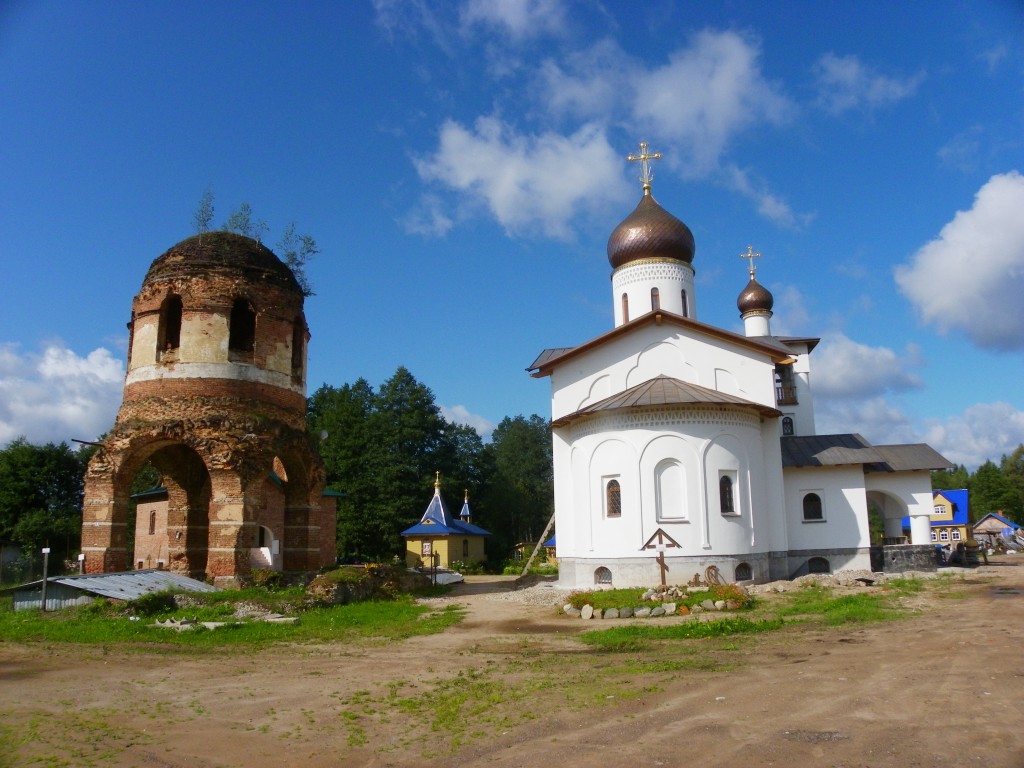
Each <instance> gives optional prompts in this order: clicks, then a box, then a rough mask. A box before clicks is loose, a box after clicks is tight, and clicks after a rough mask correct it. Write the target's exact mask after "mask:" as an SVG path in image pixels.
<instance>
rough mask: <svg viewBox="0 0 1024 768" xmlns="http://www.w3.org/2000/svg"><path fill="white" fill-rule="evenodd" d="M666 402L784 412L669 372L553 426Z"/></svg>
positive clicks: (775, 414) (774, 414) (768, 413)
mask: <svg viewBox="0 0 1024 768" xmlns="http://www.w3.org/2000/svg"><path fill="white" fill-rule="evenodd" d="M662 405H696V406H701V405H705V406H707V405H710V406H732V407H740V408H750V409H753V410H756V411H757V412H758V413H760V414H761V415H762V416H768V417H778V416H781V415H782V413H781V412H780V411H777V410H776V409H774V408H770V407H769V406H766V405H762V404H761V403H755V402H754V401H752V400H746V399H744V398H742V397H736V396H735V395H729V394H726V393H725V392H719V391H718V390H714V389H708V388H707V387H702V386H700V385H699V384H691V383H689V382H686V381H680V380H679V379H673V378H671V377H669V376H657V377H655V378H653V379H650V380H649V381H645V382H643V383H642V384H637V385H636V386H635V387H630V388H629V389H627V390H625V391H624V392H620V393H618V394H616V395H612V396H611V397H606V398H605V399H604V400H599V401H598V402H596V403H591V404H590V405H588V406H586V407H584V408H581V409H580V410H578V411H576V412H575V413H570V414H568V415H566V416H562V417H561V418H558V419H555V420H554V421H552V422H551V426H553V427H563V426H565V425H566V424H569V423H570V422H572V421H575V420H576V419H578V418H580V417H582V416H587V415H590V414H593V413H599V412H602V411H615V410H619V409H621V408H646V407H653V406H662Z"/></svg>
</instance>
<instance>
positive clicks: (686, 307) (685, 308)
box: [681, 290, 690, 317]
mask: <svg viewBox="0 0 1024 768" xmlns="http://www.w3.org/2000/svg"><path fill="white" fill-rule="evenodd" d="M681 293H682V299H683V317H689V316H690V306H689V304H687V302H686V291H685V290H684V291H682V292H681Z"/></svg>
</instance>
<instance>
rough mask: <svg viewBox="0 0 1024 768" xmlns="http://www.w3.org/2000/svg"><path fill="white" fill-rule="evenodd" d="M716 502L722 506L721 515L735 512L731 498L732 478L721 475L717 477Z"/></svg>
mask: <svg viewBox="0 0 1024 768" xmlns="http://www.w3.org/2000/svg"><path fill="white" fill-rule="evenodd" d="M718 503H719V506H720V507H721V508H722V514H723V515H734V514H736V507H735V506H734V504H733V500H732V478H731V477H729V476H728V475H722V476H721V477H720V478H719V479H718Z"/></svg>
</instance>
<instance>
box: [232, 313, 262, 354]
mask: <svg viewBox="0 0 1024 768" xmlns="http://www.w3.org/2000/svg"><path fill="white" fill-rule="evenodd" d="M255 346H256V312H255V311H254V310H253V308H252V304H250V303H249V302H248V301H246V300H245V299H235V303H234V304H233V305H232V306H231V325H230V330H229V334H228V350H229V351H230V352H240V353H243V355H244V354H246V353H249V354H248V356H249V358H250V360H251V357H252V355H251V353H252V351H253V349H254V348H255Z"/></svg>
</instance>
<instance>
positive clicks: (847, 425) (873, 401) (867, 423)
mask: <svg viewBox="0 0 1024 768" xmlns="http://www.w3.org/2000/svg"><path fill="white" fill-rule="evenodd" d="M814 410H815V419H814V420H815V426H816V428H817V432H818V434H820V435H832V434H845V433H847V432H856V433H857V434H859V435H862V436H864V437H865V438H866V439H867V440H868V441H869V442H871V443H874V444H875V445H890V444H894V443H895V444H899V443H920V442H924V441H923V440H922V439H921V437H920V434H919V433H918V431H917V430H916V429H915V428H914V426H913V424H912V423H911V422H910V420H909V419H908V418H907V417H906V415H904V413H903V411H902V410H901V409H900V408H899V407H897V406H896V405H893V404H892V403H890V402H889V401H888V400H887V399H886V398H884V397H871V398H867V399H865V400H829V399H823V400H821V401H820V402H819V401H818V400H817V399H815V409H814ZM932 447H933V448H936V449H937V446H934V445H933V446H932Z"/></svg>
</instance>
